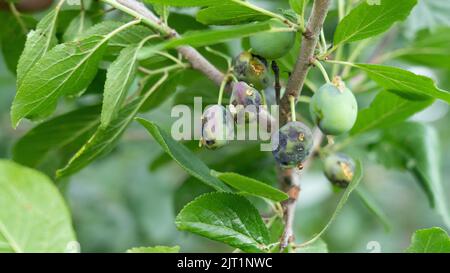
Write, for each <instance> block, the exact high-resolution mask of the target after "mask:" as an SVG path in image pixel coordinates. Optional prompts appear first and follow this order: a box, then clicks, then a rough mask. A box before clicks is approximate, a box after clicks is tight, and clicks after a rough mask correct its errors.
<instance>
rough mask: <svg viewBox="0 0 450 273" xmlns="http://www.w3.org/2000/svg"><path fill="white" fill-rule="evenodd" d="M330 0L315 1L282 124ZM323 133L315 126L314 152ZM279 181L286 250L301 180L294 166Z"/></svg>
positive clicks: (305, 70)
mask: <svg viewBox="0 0 450 273" xmlns="http://www.w3.org/2000/svg"><path fill="white" fill-rule="evenodd" d="M329 4H330V0H315V1H314V5H313V9H312V12H311V15H310V17H309V19H308V24H307V26H306V29H305V32H304V34H303V36H304V37H303V40H302V45H301V48H300V54H299V56H298V58H297V61H296V64H295V66H294V70H293V71H292V74H291V76H290V77H289V81H288V83H287V86H286V92H285V94H284V95H283V97H282V98H281V102H280V126H282V125H284V124H285V123H287V122H288V120H289V117H290V116H291V107H290V101H289V98H292V97H294V98H295V99H296V100H297V99H298V97H299V96H300V93H301V90H302V89H303V85H304V84H305V81H306V76H307V75H308V71H309V68H310V66H311V64H312V62H313V61H314V53H315V49H316V47H317V43H318V41H319V37H320V32H321V30H322V27H323V23H324V21H325V18H326V16H327V13H328V6H329ZM322 139H323V135H322V133H321V132H320V130H318V129H317V128H316V130H315V131H314V139H313V140H314V146H315V147H314V148H313V152H314V151H315V150H316V149H317V148H318V147H320V143H321V142H322ZM310 162H311V159H309V160H308V161H306V162H305V164H303V170H304V169H306V168H307V167H308V165H309V164H310ZM278 174H279V182H280V184H281V188H282V189H283V190H284V191H285V192H286V193H287V194H288V196H289V199H288V200H287V201H285V202H284V203H283V207H284V224H285V227H284V231H283V234H282V235H281V238H280V250H281V251H283V250H284V249H285V248H286V247H287V246H288V244H289V243H290V242H291V241H293V240H294V231H293V225H294V216H295V207H296V204H297V200H298V196H299V193H300V185H299V183H298V181H294V180H295V177H297V178H298V175H296V174H295V171H294V169H287V170H283V169H279V170H278Z"/></svg>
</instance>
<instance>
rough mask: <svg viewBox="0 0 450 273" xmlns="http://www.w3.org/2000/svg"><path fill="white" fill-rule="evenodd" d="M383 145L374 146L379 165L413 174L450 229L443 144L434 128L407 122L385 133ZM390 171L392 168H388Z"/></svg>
mask: <svg viewBox="0 0 450 273" xmlns="http://www.w3.org/2000/svg"><path fill="white" fill-rule="evenodd" d="M381 139H382V140H383V141H382V142H379V143H377V144H376V146H375V151H376V152H377V154H378V158H379V161H380V162H381V163H386V162H384V161H385V158H387V159H389V161H387V162H392V161H393V160H395V164H396V165H395V167H397V168H402V169H405V170H408V171H410V172H411V173H412V174H413V175H414V176H415V177H416V179H417V180H418V181H419V183H420V185H421V186H422V188H423V189H424V191H425V193H426V194H427V197H428V200H429V201H430V204H431V206H434V205H436V206H437V209H438V211H439V213H440V215H441V217H442V218H443V220H444V222H445V224H446V225H447V226H448V227H450V213H449V212H448V208H447V196H448V194H446V193H445V192H444V188H443V185H442V179H441V169H440V166H441V164H440V151H441V148H440V143H439V139H438V135H437V132H436V130H435V129H434V128H433V127H430V126H427V125H424V124H420V123H415V122H404V123H401V124H399V125H397V126H395V128H390V129H388V130H385V132H384V133H383V135H382V138H381ZM387 167H389V166H387Z"/></svg>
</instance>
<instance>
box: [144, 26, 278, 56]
mask: <svg viewBox="0 0 450 273" xmlns="http://www.w3.org/2000/svg"><path fill="white" fill-rule="evenodd" d="M271 29H272V27H271V25H270V23H269V22H261V23H254V24H247V25H240V26H233V27H228V28H226V29H213V30H203V31H192V32H187V33H186V34H184V35H183V36H181V37H180V38H177V39H171V40H169V41H167V42H165V43H162V44H160V45H157V46H147V47H144V48H142V50H141V51H140V53H139V56H138V59H139V60H143V59H148V58H149V56H153V55H154V52H155V51H156V50H160V49H164V48H165V49H171V48H177V47H180V46H183V45H190V46H193V47H202V46H207V45H212V44H217V43H222V42H224V41H227V40H231V39H236V38H241V37H246V36H250V35H252V34H254V33H257V32H262V31H270V30H271Z"/></svg>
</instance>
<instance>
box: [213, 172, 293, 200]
mask: <svg viewBox="0 0 450 273" xmlns="http://www.w3.org/2000/svg"><path fill="white" fill-rule="evenodd" d="M212 174H213V175H214V176H215V177H217V178H219V179H220V180H222V181H223V182H225V183H227V184H228V185H230V186H231V187H233V188H235V189H237V190H239V191H242V192H244V193H248V194H251V195H255V196H261V197H265V198H268V199H271V200H273V201H275V202H281V201H284V200H286V199H288V196H287V194H286V193H284V192H282V191H280V190H278V189H276V188H274V187H272V186H270V185H267V184H266V183H263V182H260V181H258V180H256V179H253V178H250V177H246V176H243V175H240V174H237V173H220V172H216V171H212Z"/></svg>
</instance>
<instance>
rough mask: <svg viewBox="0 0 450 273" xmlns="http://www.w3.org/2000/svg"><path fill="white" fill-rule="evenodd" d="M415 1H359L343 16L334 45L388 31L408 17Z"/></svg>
mask: <svg viewBox="0 0 450 273" xmlns="http://www.w3.org/2000/svg"><path fill="white" fill-rule="evenodd" d="M416 4H417V0H402V1H398V0H382V1H380V2H379V3H373V2H369V1H361V3H360V4H359V5H358V6H357V7H356V8H354V9H352V11H351V12H350V13H349V14H348V15H347V16H345V17H344V18H343V19H342V21H341V22H340V23H339V24H338V26H337V28H336V32H335V33H334V45H335V46H337V45H339V44H342V43H348V42H354V41H358V40H362V39H366V38H369V37H372V36H375V35H378V34H380V33H383V32H385V31H386V30H388V29H389V28H390V27H391V26H392V25H393V24H394V23H395V22H397V21H403V20H405V19H406V17H408V15H409V13H410V12H411V10H412V8H413V7H414V6H415V5H416Z"/></svg>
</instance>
